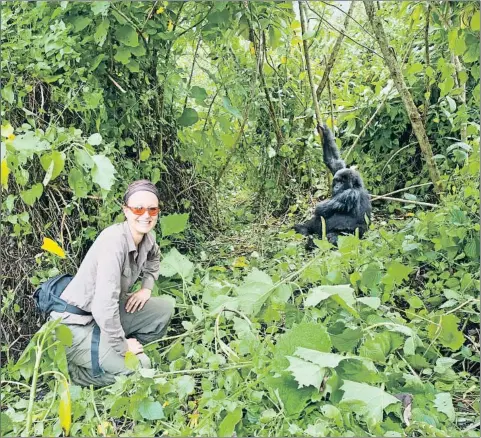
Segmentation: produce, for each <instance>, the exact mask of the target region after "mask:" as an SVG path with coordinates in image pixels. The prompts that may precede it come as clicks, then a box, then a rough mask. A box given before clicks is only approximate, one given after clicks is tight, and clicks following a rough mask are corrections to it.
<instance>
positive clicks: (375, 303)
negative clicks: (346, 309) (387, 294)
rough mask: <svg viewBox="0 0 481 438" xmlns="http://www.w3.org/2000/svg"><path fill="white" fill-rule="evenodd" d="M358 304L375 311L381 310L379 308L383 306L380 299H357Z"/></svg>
mask: <svg viewBox="0 0 481 438" xmlns="http://www.w3.org/2000/svg"><path fill="white" fill-rule="evenodd" d="M357 302H359V303H362V304H365V305H366V306H368V307H370V308H371V309H374V310H376V309H379V306H380V305H381V299H380V298H378V297H361V298H357Z"/></svg>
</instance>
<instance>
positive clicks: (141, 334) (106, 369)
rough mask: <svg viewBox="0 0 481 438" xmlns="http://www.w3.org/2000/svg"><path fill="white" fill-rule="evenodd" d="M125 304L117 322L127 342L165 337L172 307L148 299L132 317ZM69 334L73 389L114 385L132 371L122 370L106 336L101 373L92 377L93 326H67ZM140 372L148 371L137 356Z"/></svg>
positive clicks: (145, 359)
mask: <svg viewBox="0 0 481 438" xmlns="http://www.w3.org/2000/svg"><path fill="white" fill-rule="evenodd" d="M125 303H126V300H121V301H120V303H119V304H120V322H121V324H122V327H123V329H124V331H125V336H126V338H135V339H137V340H138V341H139V342H140V343H141V344H146V343H148V342H152V341H155V340H157V339H160V338H162V337H163V336H164V334H165V333H166V331H167V326H168V324H169V322H170V319H171V318H172V315H173V313H174V306H173V303H172V302H171V301H170V300H168V299H165V298H162V297H154V298H150V299H149V300H148V301H147V302H146V303H145V305H144V307H143V309H142V310H137V311H136V312H134V313H127V312H126V311H125ZM66 325H67V326H68V327H69V328H70V330H71V331H72V335H73V341H72V345H71V346H70V347H68V348H66V354H67V362H68V369H69V373H70V378H71V379H72V381H73V382H74V383H75V384H76V385H81V386H89V385H94V386H106V385H111V384H112V383H114V382H115V376H117V375H121V374H124V375H128V374H131V373H133V371H132V370H130V369H128V368H127V367H126V366H125V357H124V356H122V355H121V354H120V353H118V352H116V351H115V350H114V349H113V348H112V347H111V346H110V345H109V343H108V339H107V338H106V336H105V335H104V334H103V333H101V334H100V345H99V363H100V367H101V368H102V370H103V373H102V374H101V375H100V376H98V377H93V375H92V361H91V344H92V333H93V329H94V322H93V321H92V322H91V323H89V324H87V325H78V324H66ZM137 357H138V358H139V360H140V364H141V366H142V367H143V368H151V364H150V359H149V358H148V356H147V355H146V354H145V353H141V354H138V355H137Z"/></svg>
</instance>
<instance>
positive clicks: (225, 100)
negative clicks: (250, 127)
mask: <svg viewBox="0 0 481 438" xmlns="http://www.w3.org/2000/svg"><path fill="white" fill-rule="evenodd" d="M222 104H223V106H224V108H225V109H226V110H227V111H229V112H230V113H231V114H232V115H233V116H234V117H236V118H237V119H239V120H241V119H242V114H241V112H240V111H239V110H238V109H237V108H234V107H233V106H232V104H231V102H230V99H229V98H228V97H227V96H224V97H223V98H222Z"/></svg>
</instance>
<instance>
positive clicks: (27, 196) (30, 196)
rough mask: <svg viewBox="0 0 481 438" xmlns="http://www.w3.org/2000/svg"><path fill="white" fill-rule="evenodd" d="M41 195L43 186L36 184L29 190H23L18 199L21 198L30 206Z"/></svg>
mask: <svg viewBox="0 0 481 438" xmlns="http://www.w3.org/2000/svg"><path fill="white" fill-rule="evenodd" d="M42 193H43V185H42V184H40V183H38V184H35V185H34V186H32V188H31V189H29V190H23V191H21V192H20V197H21V198H22V200H23V202H25V204H27V205H30V206H32V205H33V204H35V201H36V200H37V199H39V198H40V196H42Z"/></svg>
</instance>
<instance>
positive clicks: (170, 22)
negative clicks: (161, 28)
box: [167, 20, 174, 32]
mask: <svg viewBox="0 0 481 438" xmlns="http://www.w3.org/2000/svg"><path fill="white" fill-rule="evenodd" d="M167 30H168V31H169V32H172V31H173V30H174V23H172V21H171V20H169V24H167Z"/></svg>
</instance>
